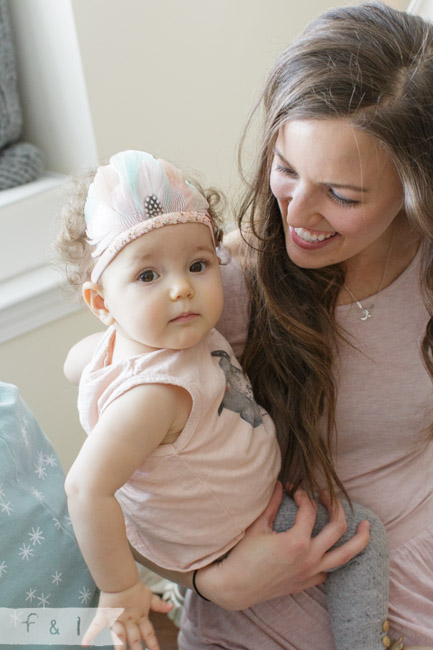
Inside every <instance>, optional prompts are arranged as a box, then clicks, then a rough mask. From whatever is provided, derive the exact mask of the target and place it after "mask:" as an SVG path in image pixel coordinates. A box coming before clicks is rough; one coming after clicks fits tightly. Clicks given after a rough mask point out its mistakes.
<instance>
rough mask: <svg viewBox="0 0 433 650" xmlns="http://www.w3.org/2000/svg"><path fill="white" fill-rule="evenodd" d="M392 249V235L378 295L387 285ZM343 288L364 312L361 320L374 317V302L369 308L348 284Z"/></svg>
mask: <svg viewBox="0 0 433 650" xmlns="http://www.w3.org/2000/svg"><path fill="white" fill-rule="evenodd" d="M391 247H392V234H391V239H390V242H389V246H388V252H387V255H386V261H385V266H384V269H383V274H382V279H381V281H380V285H379V289H378V290H377V292H376V295H378V294H379V293H380V292H381V291H382V289H383V285H384V283H385V276H386V272H387V270H388V263H389V258H390V255H391ZM343 288H344V289H346V291H347V293H348V294H349V296H350V297H351V298H352V299H353V300H354V301H355V303H356V305H357V306H358V307H359V309H360V310H361V311H362V316H360V320H368V319H369V318H371V316H372V314H371V312H372V311H373V309H374V302H372V303H371V305H369V306H368V307H365V306H364V305H363V304H362V303H361V301H360V300H358V298H357V297H356V296H355V295H354V294H353V293H352V292H351V290H350V289H349V287H348V286H347V285H346V284H344V285H343Z"/></svg>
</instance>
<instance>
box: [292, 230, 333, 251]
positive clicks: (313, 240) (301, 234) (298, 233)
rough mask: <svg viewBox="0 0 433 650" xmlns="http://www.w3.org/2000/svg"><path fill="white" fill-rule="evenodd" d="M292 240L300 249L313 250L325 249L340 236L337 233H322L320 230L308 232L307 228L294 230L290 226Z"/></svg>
mask: <svg viewBox="0 0 433 650" xmlns="http://www.w3.org/2000/svg"><path fill="white" fill-rule="evenodd" d="M289 233H290V238H291V240H292V241H293V242H294V243H295V244H297V246H299V247H300V248H305V249H307V250H313V249H316V248H323V247H324V246H327V244H328V243H329V242H330V241H331V240H332V239H334V237H336V236H337V235H338V233H337V232H321V231H319V230H307V229H306V228H293V226H289Z"/></svg>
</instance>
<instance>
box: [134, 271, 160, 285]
mask: <svg viewBox="0 0 433 650" xmlns="http://www.w3.org/2000/svg"><path fill="white" fill-rule="evenodd" d="M157 278H159V275H158V273H157V272H156V271H152V270H150V269H146V271H142V272H141V273H140V275H139V276H138V279H139V280H140V282H153V281H154V280H156V279H157Z"/></svg>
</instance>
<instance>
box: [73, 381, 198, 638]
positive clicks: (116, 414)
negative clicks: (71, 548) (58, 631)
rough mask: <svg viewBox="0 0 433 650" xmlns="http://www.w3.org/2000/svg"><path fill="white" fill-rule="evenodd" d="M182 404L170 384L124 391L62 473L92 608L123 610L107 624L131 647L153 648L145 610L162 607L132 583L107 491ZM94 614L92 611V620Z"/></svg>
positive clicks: (185, 400)
mask: <svg viewBox="0 0 433 650" xmlns="http://www.w3.org/2000/svg"><path fill="white" fill-rule="evenodd" d="M189 408H190V397H189V396H188V395H187V393H186V392H185V391H183V390H182V389H179V388H176V387H174V386H165V385H146V386H139V387H136V388H133V389H131V390H130V391H128V392H127V393H125V394H124V395H122V396H121V397H119V398H118V399H117V400H115V401H114V402H113V403H112V404H111V405H110V406H109V407H108V408H107V409H106V410H105V412H104V413H103V414H102V416H101V418H100V420H99V422H98V424H97V426H96V427H95V428H94V430H93V431H92V433H91V435H90V436H89V437H88V439H87V440H86V441H85V443H84V445H83V447H82V449H81V451H80V453H79V455H78V457H77V459H76V461H75V463H74V464H73V466H72V468H71V470H70V472H69V474H68V476H67V479H66V491H67V495H68V505H69V511H70V515H71V518H72V523H73V526H74V531H75V534H76V537H77V540H78V543H79V545H80V548H81V551H82V553H83V556H84V559H85V560H86V563H87V565H88V567H89V569H90V572H91V573H92V576H93V578H94V580H95V582H96V584H97V585H98V587H99V589H100V590H101V597H100V601H99V607H100V608H101V607H123V608H124V609H125V611H124V612H123V614H122V615H121V616H120V618H119V619H118V621H119V622H120V623H121V625H120V626H119V624H118V623H116V625H115V627H114V628H113V630H114V631H115V633H116V634H117V636H119V637H120V636H123V640H124V641H125V640H127V641H128V643H129V645H130V646H131V647H132V648H135V647H137V648H141V645H140V639H143V640H144V641H146V643H147V645H148V647H149V649H150V650H158V648H159V646H158V643H157V641H156V638H155V636H154V633H153V628H152V626H151V624H150V622H149V620H148V613H149V609H150V608H151V609H158V610H159V611H168V609H170V608H169V607H167V606H166V604H165V603H162V601H159V599H157V598H156V597H154V596H152V595H151V594H150V593H149V591H148V589H147V587H145V586H144V585H142V584H141V583H139V580H138V572H137V568H136V565H135V562H134V559H133V556H132V553H131V551H130V548H129V544H128V541H127V537H126V530H125V523H124V518H123V513H122V510H121V508H120V506H119V504H118V502H117V500H116V498H115V496H114V495H115V492H116V490H118V489H119V488H120V487H121V486H122V485H123V484H124V483H125V482H126V481H127V480H128V479H129V478H130V476H131V475H132V474H133V472H134V471H135V470H136V469H137V468H138V467H139V466H140V465H141V463H142V462H143V460H144V459H145V458H146V457H147V456H148V455H149V454H151V453H152V451H153V450H154V449H155V448H156V447H158V445H160V444H161V442H162V441H163V440H164V439H165V438H166V436H167V435H168V434H169V435H174V434H175V433H176V432H179V431H180V430H181V428H182V426H183V422H181V420H182V419H185V416H186V417H187V416H188V412H189ZM180 413H181V414H183V415H182V417H181V418H180V417H179V414H180ZM144 423H145V424H144ZM152 599H153V600H152ZM102 618H103V617H102V616H99V617H98V620H99V622H100V621H101V619H102ZM98 620H97V621H95V624H92V625H91V629H90V628H89V631H88V633H87V634H86V635H85V637H84V641H86V642H90V640H91V638H93V637H94V636H95V635H96V634H97V632H98V631H99V629H101V627H102V626H103V622H102V625H100V624H99V622H98ZM134 643H135V644H136V645H135V646H134Z"/></svg>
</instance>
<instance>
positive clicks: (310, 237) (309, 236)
mask: <svg viewBox="0 0 433 650" xmlns="http://www.w3.org/2000/svg"><path fill="white" fill-rule="evenodd" d="M290 228H291V229H292V230H294V231H295V233H296V234H297V235H298V237H300V238H301V239H303V240H304V241H324V240H325V239H331V237H334V235H336V234H337V233H336V232H327V233H324V232H323V233H316V232H311V231H310V230H304V228H292V227H290Z"/></svg>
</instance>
